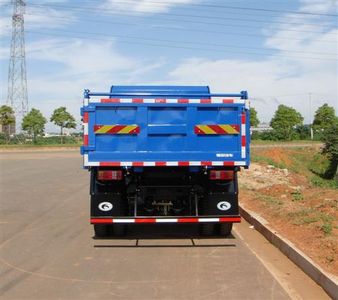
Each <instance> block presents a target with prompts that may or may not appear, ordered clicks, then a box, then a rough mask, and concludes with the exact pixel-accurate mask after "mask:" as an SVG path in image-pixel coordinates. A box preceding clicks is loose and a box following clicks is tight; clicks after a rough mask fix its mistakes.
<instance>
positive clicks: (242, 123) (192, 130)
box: [82, 98, 250, 167]
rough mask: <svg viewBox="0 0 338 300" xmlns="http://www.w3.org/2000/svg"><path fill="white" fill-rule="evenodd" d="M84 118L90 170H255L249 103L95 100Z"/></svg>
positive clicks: (84, 111) (84, 151)
mask: <svg viewBox="0 0 338 300" xmlns="http://www.w3.org/2000/svg"><path fill="white" fill-rule="evenodd" d="M82 115H83V125H84V145H83V147H82V154H84V165H85V166H86V167H89V166H134V167H136V166H140V167H141V166H233V165H238V166H248V165H249V147H247V145H248V143H249V138H250V132H249V130H250V127H249V117H248V109H247V106H246V100H243V99H238V100H236V99H222V98H220V99H219V98H210V99H158V98H157V99H150V98H142V99H140V98H129V99H128V98H108V99H90V100H89V101H88V102H87V103H85V105H84V107H83V108H82Z"/></svg>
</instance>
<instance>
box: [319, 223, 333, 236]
mask: <svg viewBox="0 0 338 300" xmlns="http://www.w3.org/2000/svg"><path fill="white" fill-rule="evenodd" d="M321 230H322V231H323V232H324V234H325V235H329V234H331V232H332V223H324V224H323V225H322V227H321Z"/></svg>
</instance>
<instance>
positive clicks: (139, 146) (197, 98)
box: [81, 86, 250, 237]
mask: <svg viewBox="0 0 338 300" xmlns="http://www.w3.org/2000/svg"><path fill="white" fill-rule="evenodd" d="M247 98H248V96H247V92H246V91H242V92H240V93H238V94H213V93H211V92H210V90H209V87H208V86H112V87H111V89H110V92H109V93H94V92H90V91H89V90H85V93H84V104H83V107H82V109H81V114H82V120H83V131H84V135H83V146H82V147H81V153H82V155H83V161H84V167H85V168H86V169H88V170H89V171H90V198H91V199H90V202H91V213H90V214H91V219H90V221H91V224H93V225H94V231H95V235H96V236H97V237H104V236H106V235H117V236H119V235H123V234H124V233H125V230H126V225H130V224H134V225H135V226H136V225H137V224H154V226H158V225H159V224H166V223H170V224H173V223H178V224H183V223H184V224H186V223H198V224H199V225H198V226H200V230H201V234H203V235H214V234H220V235H223V236H227V235H229V234H230V233H231V229H232V224H233V223H236V222H240V220H241V217H240V215H239V208H238V183H237V172H238V171H240V169H241V167H244V168H248V166H249V162H250V153H249V143H250V126H249V124H250V122H249V105H248V100H247Z"/></svg>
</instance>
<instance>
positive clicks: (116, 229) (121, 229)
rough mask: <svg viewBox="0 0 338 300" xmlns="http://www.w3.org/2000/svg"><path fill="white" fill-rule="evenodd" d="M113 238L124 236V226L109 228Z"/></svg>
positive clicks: (115, 225) (117, 225)
mask: <svg viewBox="0 0 338 300" xmlns="http://www.w3.org/2000/svg"><path fill="white" fill-rule="evenodd" d="M111 231H112V234H113V236H124V235H125V234H126V225H124V224H114V225H112V228H111Z"/></svg>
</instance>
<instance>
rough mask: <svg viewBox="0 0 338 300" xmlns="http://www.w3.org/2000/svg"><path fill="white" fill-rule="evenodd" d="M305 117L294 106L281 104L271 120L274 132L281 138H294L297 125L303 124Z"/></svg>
mask: <svg viewBox="0 0 338 300" xmlns="http://www.w3.org/2000/svg"><path fill="white" fill-rule="evenodd" d="M302 122H303V117H302V116H301V114H300V113H299V112H297V111H296V110H295V109H294V108H292V107H288V106H286V105H279V106H278V109H277V110H276V112H275V115H274V117H273V118H272V120H271V122H270V126H271V127H272V128H273V131H274V134H275V135H276V137H277V139H279V140H292V139H293V138H295V127H296V126H297V125H302Z"/></svg>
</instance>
